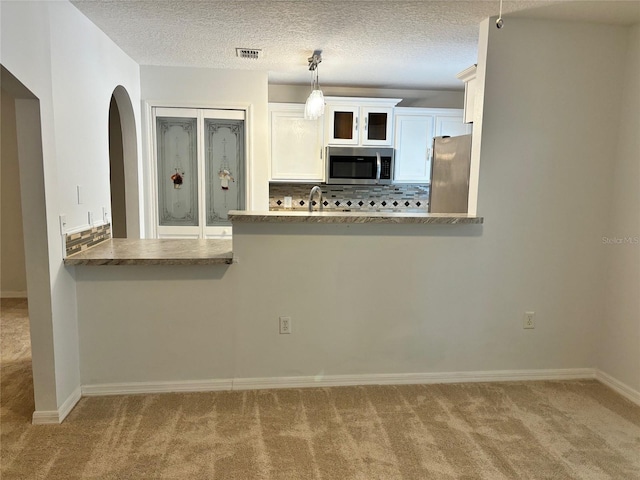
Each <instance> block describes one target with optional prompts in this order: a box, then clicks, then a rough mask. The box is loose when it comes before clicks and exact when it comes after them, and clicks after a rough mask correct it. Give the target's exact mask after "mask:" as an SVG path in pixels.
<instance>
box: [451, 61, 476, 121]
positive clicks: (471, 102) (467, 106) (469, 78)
mask: <svg viewBox="0 0 640 480" xmlns="http://www.w3.org/2000/svg"><path fill="white" fill-rule="evenodd" d="M476 70H477V65H471V66H470V67H469V68H467V69H466V70H463V71H462V72H460V73H459V74H458V75H456V77H457V78H458V79H459V80H462V81H463V82H464V123H473V115H474V113H475V104H476V90H477V85H476Z"/></svg>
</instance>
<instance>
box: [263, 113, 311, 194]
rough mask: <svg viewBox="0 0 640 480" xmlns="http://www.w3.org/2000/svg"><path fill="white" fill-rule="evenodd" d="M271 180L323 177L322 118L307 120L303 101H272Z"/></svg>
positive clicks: (288, 180) (308, 179)
mask: <svg viewBox="0 0 640 480" xmlns="http://www.w3.org/2000/svg"><path fill="white" fill-rule="evenodd" d="M269 126H270V139H271V165H270V166H271V169H270V180H272V181H286V182H322V181H324V153H323V145H322V132H323V128H322V119H318V120H305V118H304V105H302V104H293V103H291V104H288V103H277V104H275V103H274V104H269Z"/></svg>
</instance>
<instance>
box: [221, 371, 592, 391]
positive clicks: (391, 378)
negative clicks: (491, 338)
mask: <svg viewBox="0 0 640 480" xmlns="http://www.w3.org/2000/svg"><path fill="white" fill-rule="evenodd" d="M586 378H595V372H594V370H593V369H592V368H572V369H562V370H495V371H488V372H443V373H397V374H369V375H326V376H324V375H316V376H314V377H272V378H237V379H234V380H233V389H234V390H255V389H264V388H296V387H297V388H304V387H339V386H352V385H411V384H432V383H467V382H514V381H532V380H575V379H586Z"/></svg>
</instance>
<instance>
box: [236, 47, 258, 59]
mask: <svg viewBox="0 0 640 480" xmlns="http://www.w3.org/2000/svg"><path fill="white" fill-rule="evenodd" d="M236 56H237V57H240V58H248V59H250V60H257V59H259V58H262V49H261V48H236Z"/></svg>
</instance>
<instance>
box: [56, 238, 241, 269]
mask: <svg viewBox="0 0 640 480" xmlns="http://www.w3.org/2000/svg"><path fill="white" fill-rule="evenodd" d="M232 262H233V251H232V248H231V240H195V239H193V240H191V239H184V240H183V239H131V238H112V239H110V240H107V241H105V242H102V243H100V244H98V245H96V246H94V247H91V248H88V249H87V250H83V251H82V252H78V253H74V254H73V255H69V256H68V257H67V258H65V259H64V264H65V265H217V264H218V265H219V264H230V263H232Z"/></svg>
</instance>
